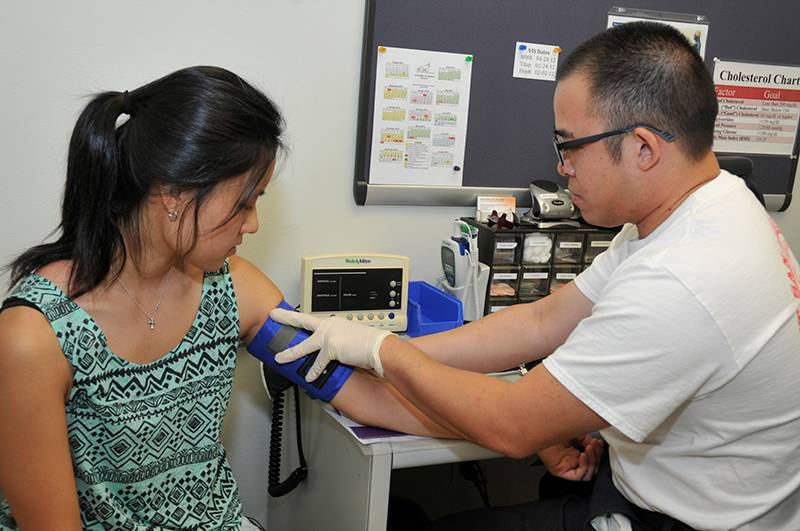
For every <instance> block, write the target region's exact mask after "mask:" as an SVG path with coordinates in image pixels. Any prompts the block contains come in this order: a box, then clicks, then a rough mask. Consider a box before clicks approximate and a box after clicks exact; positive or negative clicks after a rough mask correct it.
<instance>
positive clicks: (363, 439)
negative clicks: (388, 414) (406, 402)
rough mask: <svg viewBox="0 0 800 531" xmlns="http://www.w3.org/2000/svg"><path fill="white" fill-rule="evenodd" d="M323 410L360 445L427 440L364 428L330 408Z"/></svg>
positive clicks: (389, 431)
mask: <svg viewBox="0 0 800 531" xmlns="http://www.w3.org/2000/svg"><path fill="white" fill-rule="evenodd" d="M324 409H325V411H326V412H327V413H328V414H329V415H330V416H331V417H333V418H334V419H335V420H336V422H338V423H339V424H341V425H342V426H343V427H344V428H345V429H346V430H347V431H348V432H350V434H351V435H353V437H355V438H356V440H357V441H358V442H360V443H361V444H373V443H378V442H401V441H415V440H418V439H426V438H427V437H421V436H419V435H408V434H406V433H401V432H399V431H393V430H386V429H383V428H376V427H374V426H364V425H363V424H359V423H358V422H356V421H354V420H353V419H351V418H349V417H346V416H344V415H342V414H341V413H339V412H338V411H336V410H335V409H333V408H332V407H326V408H324Z"/></svg>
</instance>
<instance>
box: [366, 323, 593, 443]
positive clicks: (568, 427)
mask: <svg viewBox="0 0 800 531" xmlns="http://www.w3.org/2000/svg"><path fill="white" fill-rule="evenodd" d="M504 311H505V310H504ZM380 355H381V361H382V363H383V369H384V374H385V375H386V378H387V379H388V380H389V381H390V382H391V383H392V384H393V385H394V386H395V387H397V389H398V390H399V391H400V392H401V393H402V394H403V395H404V396H405V397H406V398H408V400H409V401H410V402H412V403H413V404H414V405H415V406H416V407H418V408H419V410H420V411H422V412H423V413H424V414H426V415H427V416H428V417H429V418H430V419H431V420H432V421H433V422H435V423H437V424H440V425H441V426H443V427H444V428H445V429H447V430H450V431H452V432H455V433H461V434H463V435H464V438H465V439H467V440H470V441H472V442H474V443H476V444H478V445H480V446H483V447H485V448H489V449H492V450H495V451H497V452H499V453H502V454H504V455H508V456H510V457H515V458H522V457H525V456H529V455H531V454H534V453H536V452H538V451H539V450H542V449H544V448H547V447H549V446H551V445H553V444H555V443H558V442H561V441H567V440H570V439H573V438H576V437H582V436H583V435H584V434H586V433H589V432H592V431H597V430H599V429H602V428H605V427H607V426H608V423H607V422H606V421H605V420H604V419H603V418H602V417H600V416H599V415H597V414H596V413H595V412H594V411H592V410H591V409H590V408H589V407H587V406H586V405H585V404H583V403H582V402H581V401H580V400H578V399H577V398H575V396H574V395H572V394H571V393H570V392H569V391H568V390H567V389H566V388H565V387H564V386H563V385H561V384H560V383H559V382H558V381H557V380H556V379H555V378H553V377H552V375H551V374H550V373H549V371H547V369H545V368H544V366H542V365H539V366H538V367H536V368H535V369H533V370H532V371H531V372H529V373H528V374H526V375H525V376H524V377H523V378H521V379H520V380H518V381H517V382H515V383H513V384H510V383H507V382H504V381H501V380H498V379H496V378H493V377H491V376H486V375H482V374H477V373H474V372H470V371H464V370H461V369H454V368H452V367H448V366H447V365H444V364H442V363H440V362H438V361H436V360H433V359H431V358H430V357H428V356H426V355H425V354H424V353H423V352H421V351H420V350H419V349H417V348H415V347H414V346H413V345H411V344H409V343H408V342H404V341H402V340H400V339H398V338H396V337H389V338H387V339H386V340H385V341H384V342H383V345H382V346H381V349H380Z"/></svg>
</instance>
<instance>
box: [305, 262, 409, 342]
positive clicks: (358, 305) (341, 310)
mask: <svg viewBox="0 0 800 531" xmlns="http://www.w3.org/2000/svg"><path fill="white" fill-rule="evenodd" d="M301 268H302V270H301V273H300V278H301V291H302V303H301V308H302V311H303V312H305V313H310V314H312V315H316V316H317V317H320V318H325V317H329V316H334V315H338V316H341V317H345V318H347V319H351V320H354V321H356V322H360V323H362V324H366V325H370V326H374V327H376V328H385V329H387V330H391V331H393V332H403V331H405V329H406V327H407V326H408V257H405V256H399V255H394V254H376V253H369V254H328V255H321V256H304V257H303V258H302V266H301Z"/></svg>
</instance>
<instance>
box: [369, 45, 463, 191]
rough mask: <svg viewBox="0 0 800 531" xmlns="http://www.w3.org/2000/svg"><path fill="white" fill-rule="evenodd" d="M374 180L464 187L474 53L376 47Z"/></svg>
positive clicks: (373, 129)
mask: <svg viewBox="0 0 800 531" xmlns="http://www.w3.org/2000/svg"><path fill="white" fill-rule="evenodd" d="M376 72H377V73H376V77H377V79H376V80H375V106H374V109H373V120H372V149H371V156H370V171H369V183H370V184H391V185H429V186H433V185H436V186H461V183H462V175H463V169H464V151H465V149H466V136H467V117H468V115H469V91H470V85H471V80H472V55H469V54H463V53H450V52H435V51H427V50H413V49H407V48H390V47H385V46H379V47H378V64H377V68H376Z"/></svg>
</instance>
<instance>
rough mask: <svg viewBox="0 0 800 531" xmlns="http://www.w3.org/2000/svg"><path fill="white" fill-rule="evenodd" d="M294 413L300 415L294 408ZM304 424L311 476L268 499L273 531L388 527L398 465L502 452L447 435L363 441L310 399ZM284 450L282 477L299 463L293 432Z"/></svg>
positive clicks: (348, 530)
mask: <svg viewBox="0 0 800 531" xmlns="http://www.w3.org/2000/svg"><path fill="white" fill-rule="evenodd" d="M289 416H290V417H291V418H294V415H293V413H291V412H290V413H289ZM292 426H293V424H292ZM302 428H303V449H304V452H305V454H306V461H307V462H308V465H309V473H308V477H307V478H306V480H305V481H304V482H302V483H301V484H300V486H298V487H297V489H295V490H294V491H293V492H291V493H290V494H287V495H286V496H284V497H282V498H277V499H275V498H269V499H268V504H267V510H268V513H267V514H268V520H267V522H268V526H267V528H268V529H270V530H281V531H294V530H298V531H316V530H326V531H337V530H341V531H384V530H385V529H386V521H387V511H388V503H389V484H390V479H391V473H392V470H393V469H399V468H411V467H417V466H426V465H435V464H442V463H454V462H459V461H468V460H475V459H489V458H495V457H500V454H498V453H496V452H493V451H490V450H487V449H485V448H481V447H479V446H476V445H474V444H471V443H467V442H463V441H452V440H444V439H423V440H416V441H406V442H395V443H391V442H388V443H376V444H371V445H362V444H361V443H359V442H358V441H356V440H355V438H354V437H353V436H352V435H351V434H350V433H348V432H347V431H346V430H345V428H343V427H342V426H341V425H339V423H338V422H336V420H334V419H333V418H331V417H330V415H328V414H327V413H325V412H324V411H322V409H321V408H320V407H319V405H317V404H315V403H313V402H312V401H311V400H308V399H307V398H306V399H305V400H304V402H303V406H302ZM287 431H290V432H292V433H293V432H294V428H292V427H290V428H289V430H287ZM284 438H285V439H286V436H285V435H284ZM283 453H284V455H285V456H287V457H286V458H284V461H288V462H290V463H291V465H288V466H287V465H286V464H284V471H283V472H282V474H281V479H283V478H284V477H286V475H287V474H288V471H287V469H289V468H291V469H292V470H293V469H294V468H295V467H296V466H297V455H296V443H295V442H294V439H293V437H291V438H289V439H288V440H287V441H285V442H284V450H283Z"/></svg>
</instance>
